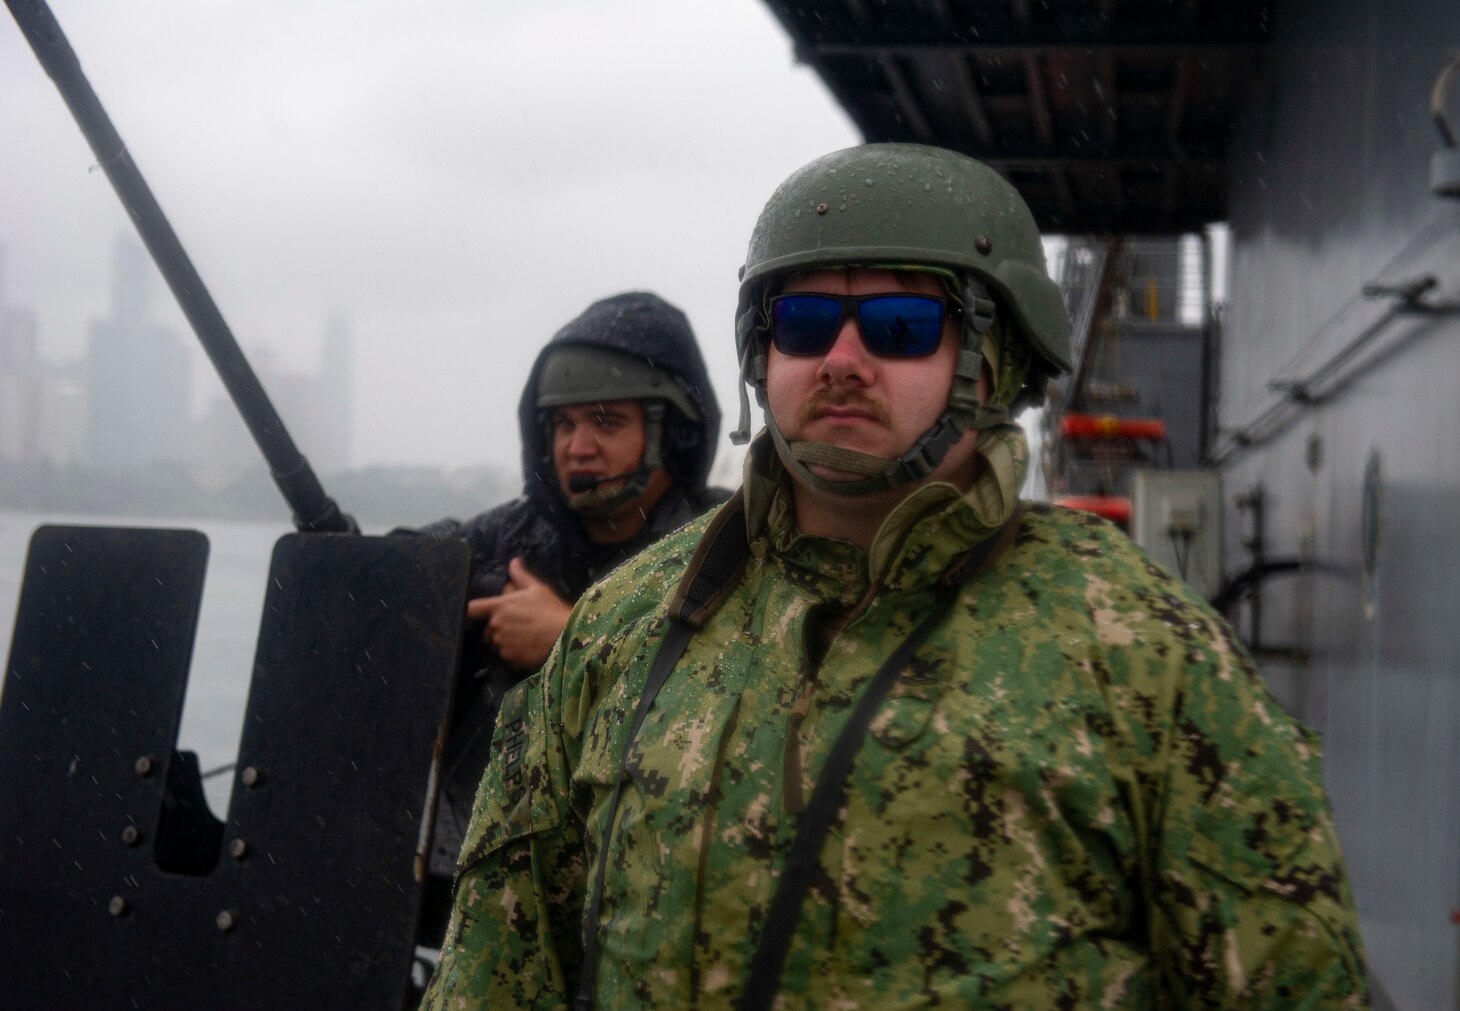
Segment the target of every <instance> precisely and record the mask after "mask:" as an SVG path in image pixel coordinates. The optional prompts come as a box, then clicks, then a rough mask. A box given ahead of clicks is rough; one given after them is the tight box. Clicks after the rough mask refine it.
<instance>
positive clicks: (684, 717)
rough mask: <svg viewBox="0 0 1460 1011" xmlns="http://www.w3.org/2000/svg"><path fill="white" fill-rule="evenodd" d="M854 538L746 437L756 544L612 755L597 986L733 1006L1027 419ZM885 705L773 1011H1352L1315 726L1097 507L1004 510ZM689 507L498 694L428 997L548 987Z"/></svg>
mask: <svg viewBox="0 0 1460 1011" xmlns="http://www.w3.org/2000/svg"><path fill="white" fill-rule="evenodd" d="M983 439H984V440H985V442H986V443H988V444H989V445H988V446H986V447H985V450H986V452H985V456H986V457H988V458H990V459H992V460H994V461H995V464H996V465H995V466H993V467H991V468H986V470H985V472H984V476H983V477H982V478H981V479H980V480H979V481H978V482H976V483H975V486H974V487H973V489H971V490H970V491H969V492H968V493H967V494H960V493H959V492H958V491H957V490H956V489H955V488H954V487H953V486H951V485H947V484H932V485H928V486H925V487H922V488H920V489H918V490H917V491H916V492H915V493H913V494H912V495H911V496H910V497H909V498H908V499H906V500H905V501H904V502H903V503H902V504H900V505H899V506H898V507H897V508H896V509H895V510H894V511H893V513H892V515H891V516H889V518H888V520H887V521H886V523H885V524H884V526H883V528H882V530H881V531H880V532H879V534H878V537H877V540H876V542H875V543H874V545H873V549H872V551H871V552H870V553H864V552H863V551H862V550H861V549H860V548H857V547H855V546H853V545H850V544H847V543H844V542H834V541H829V540H825V539H820V538H815V537H810V536H806V535H803V534H800V533H799V532H798V531H797V530H796V528H795V526H794V523H793V521H792V513H791V509H790V499H789V493H788V491H787V488H786V485H785V479H784V477H783V476H782V474H783V472H781V471H780V468H779V464H778V463H777V462H776V460H775V458H774V454H773V453H769V452H767V445H766V443H765V440H764V439H761V440H759V441H758V443H757V445H756V446H755V447H753V448H752V453H751V456H750V458H749V460H748V463H747V482H746V490H745V492H744V494H745V495H746V519H747V524H748V527H749V534H750V558H749V560H748V562H747V564H746V566H745V568H744V570H743V573H742V575H741V578H740V580H739V582H738V584H737V585H736V586H735V587H734V589H733V591H732V592H731V593H730V594H729V596H728V597H727V598H726V599H725V600H723V602H722V603H720V605H719V606H718V608H717V609H716V610H715V611H714V613H713V614H712V615H711V616H710V617H709V618H708V620H707V622H706V624H705V627H704V628H703V630H702V631H700V632H699V633H698V634H696V635H695V636H694V637H693V638H692V640H691V641H690V645H689V647H688V649H687V651H686V652H685V654H684V656H683V657H682V658H681V660H680V661H679V663H678V665H677V666H676V668H675V669H674V672H673V673H672V674H671V676H670V678H669V680H668V681H667V682H666V683H665V685H664V687H663V688H662V690H661V691H660V693H659V695H658V697H657V699H656V700H655V702H654V705H653V707H652V708H651V709H650V711H649V713H648V716H647V718H646V720H645V722H644V725H643V728H642V729H641V731H640V732H639V734H638V737H637V738H636V740H635V741H634V743H633V748H632V752H631V754H630V759H629V762H628V766H627V767H628V775H629V782H628V784H627V786H626V788H625V789H624V791H623V797H622V800H621V802H620V807H619V814H618V817H617V819H616V821H615V825H614V826H613V830H612V832H611V834H610V841H609V844H608V845H609V846H610V852H609V860H608V872H607V884H606V889H605V893H604V899H603V906H602V910H601V916H600V919H599V957H598V968H597V989H596V998H597V1002H596V1006H597V1007H600V1008H629V1007H650V1008H665V1009H668V1008H675V1009H679V1008H730V1007H733V1006H734V1004H735V1001H736V999H737V997H738V996H739V993H740V990H741V987H742V985H743V982H744V977H745V972H746V967H747V964H748V961H749V958H750V956H751V953H752V952H753V950H754V948H755V942H756V938H757V937H758V935H759V933H760V930H761V926H762V922H763V920H764V916H765V912H766V910H767V908H768V906H769V904H770V901H771V897H772V895H773V894H774V890H775V887H776V883H777V877H778V874H779V871H780V867H781V866H782V863H783V861H784V859H785V856H786V853H787V852H788V850H789V848H790V845H791V841H792V838H793V836H794V833H795V818H796V813H797V812H798V811H799V810H800V809H801V807H802V805H803V804H804V803H805V801H806V799H807V798H808V797H809V795H810V793H811V790H812V788H813V786H814V784H815V780H816V776H817V772H818V770H819V769H820V768H821V766H822V763H823V761H824V757H825V754H826V752H827V750H828V749H829V747H830V745H831V742H832V741H833V740H834V739H835V736H836V733H837V731H838V730H839V728H840V726H841V725H842V723H843V721H844V720H845V718H846V716H847V714H848V712H849V711H850V709H851V707H852V705H853V704H854V702H855V699H856V697H857V695H858V692H859V691H860V689H861V688H862V686H863V684H864V683H865V682H866V680H867V679H868V678H869V677H870V676H871V675H872V673H873V672H874V671H875V670H876V669H877V667H878V666H879V665H880V664H881V663H882V661H883V660H884V659H885V658H886V657H887V656H888V654H889V653H890V652H891V651H892V650H893V648H894V646H895V644H896V643H897V642H898V641H900V640H901V638H902V637H904V636H906V635H907V634H908V632H909V631H910V630H911V629H912V628H913V627H915V626H916V625H917V624H918V623H919V621H921V619H922V617H923V616H924V615H925V614H926V613H928V611H929V610H930V609H931V607H932V605H933V602H934V600H935V599H936V598H937V597H938V596H939V595H940V594H942V593H944V592H946V587H945V583H944V579H945V576H946V574H947V573H949V572H950V570H951V569H953V568H954V566H955V565H956V564H957V563H958V562H959V561H960V560H961V558H963V557H964V556H966V554H967V552H968V551H969V549H970V547H971V546H972V545H974V544H976V543H978V542H979V541H980V540H981V539H983V538H985V537H987V536H988V535H989V533H990V532H991V531H992V530H993V529H995V528H997V527H998V526H999V525H1000V524H1001V523H1002V522H1003V521H1004V519H1005V518H1007V517H1008V516H1010V515H1012V514H1013V508H1012V507H1013V499H1012V495H1011V494H1010V493H1009V490H1010V489H1011V488H1014V487H1017V482H1015V483H1013V484H1010V483H1009V480H1008V477H1009V473H1008V472H1009V471H1010V469H1012V470H1013V471H1014V472H1015V474H1017V473H1019V472H1021V471H1022V454H1023V443H1022V439H1020V438H1018V437H1017V436H1014V435H1012V434H1011V433H1010V432H1009V431H1008V430H1002V431H995V432H991V433H986V434H985V435H984V436H983ZM1017 522H1018V528H1017V534H1016V536H1015V537H1014V539H1013V541H1012V544H1011V546H1010V547H1009V548H1008V549H1007V550H1006V551H1005V552H1004V553H1003V554H1002V555H1001V556H1000V557H998V558H997V560H995V561H994V563H993V564H992V565H991V566H990V567H989V568H988V569H987V570H986V571H985V572H984V573H983V574H982V576H981V577H979V578H978V579H976V580H975V581H974V582H972V583H970V584H969V585H967V586H965V587H964V588H963V589H962V590H961V591H959V596H958V599H957V601H956V603H955V604H954V606H953V608H952V610H951V611H950V612H949V614H948V616H947V617H946V618H945V619H944V620H943V621H942V622H941V623H940V624H939V625H938V626H937V627H936V628H935V629H934V631H933V632H932V634H931V635H930V637H929V638H928V640H927V642H926V643H924V645H923V646H921V647H920V648H919V649H918V651H917V653H916V655H915V657H914V659H913V660H912V662H911V663H909V664H908V665H907V667H906V668H905V669H904V671H903V673H902V675H901V677H900V679H899V681H898V683H897V684H896V685H895V686H894V687H893V689H892V691H891V693H890V694H889V696H888V698H887V699H886V700H885V701H884V702H883V703H882V706H881V708H880V710H879V711H878V714H877V717H876V719H875V720H874V722H873V724H872V727H871V731H870V733H869V735H868V737H867V739H866V740H865V741H864V743H863V745H862V748H861V750H860V752H859V754H858V756H857V760H856V763H855V766H854V767H853V770H852V772H851V775H850V778H849V781H848V786H847V789H846V793H845V797H844V803H843V807H842V810H841V812H840V820H839V823H837V824H836V825H834V826H833V828H832V831H831V834H830V835H829V837H828V839H827V842H826V844H825V846H824V847H823V849H822V853H821V865H820V873H819V874H817V875H816V877H815V879H814V881H813V882H812V887H811V891H810V894H809V895H808V897H807V900H806V903H805V905H804V906H803V907H802V910H801V914H800V919H799V925H798V927H797V929H796V932H795V934H794V938H793V941H792V944H791V948H790V951H789V955H788V958H787V961H786V968H785V973H784V975H783V977H782V990H781V993H782V996H781V999H780V1000H779V1002H778V1005H777V1006H778V1007H781V1008H784V1009H787V1011H791V1009H813V1008H815V1009H824V1008H842V1009H852V1008H868V1009H873V1008H876V1009H882V1008H917V1007H932V1006H947V1007H969V1008H1011V1009H1014V1008H1019V1009H1022V1008H1046V1007H1047V1008H1175V1009H1187V1008H1205V1007H1234V1008H1235V1007H1242V1008H1249V1007H1263V1008H1284V1009H1287V1008H1299V1007H1303V1008H1306V1007H1324V1008H1330V1007H1344V1008H1348V1007H1363V1006H1366V1004H1367V997H1366V993H1365V982H1364V970H1363V962H1362V955H1361V948H1360V941H1359V934H1358V929H1357V924H1356V921H1355V916H1354V913H1353V907H1352V901H1351V899H1350V897H1349V892H1348V886H1347V883H1346V881H1345V878H1344V873H1343V869H1342V866H1341V861H1340V857H1339V851H1338V843H1337V841H1336V839H1335V836H1334V830H1333V825H1332V822H1331V819H1330V816H1329V812H1328V810H1327V805H1326V801H1325V797H1324V792H1323V787H1322V783H1321V774H1320V755H1319V749H1318V743H1317V741H1316V740H1315V738H1314V735H1313V734H1312V733H1311V732H1310V731H1308V730H1306V729H1305V728H1303V727H1302V726H1301V725H1299V724H1298V723H1296V722H1295V721H1294V720H1293V719H1291V718H1290V717H1289V716H1288V715H1287V714H1285V713H1284V712H1283V711H1282V710H1281V709H1280V708H1279V707H1278V705H1277V704H1276V703H1275V702H1274V701H1273V699H1272V698H1271V696H1270V695H1269V693H1268V692H1267V690H1266V688H1265V687H1264V685H1263V683H1262V681H1261V679H1260V677H1259V676H1258V675H1257V674H1256V673H1255V672H1254V670H1253V667H1252V665H1251V662H1250V661H1249V659H1248V658H1247V657H1246V655H1245V654H1244V653H1243V651H1242V649H1241V647H1240V646H1239V645H1238V644H1237V643H1236V642H1235V641H1234V639H1233V637H1232V634H1231V632H1230V630H1229V629H1228V628H1227V627H1226V626H1225V625H1224V624H1223V623H1222V622H1221V621H1220V620H1219V619H1218V618H1217V617H1216V616H1215V615H1214V614H1213V613H1212V612H1211V611H1210V610H1209V609H1208V608H1207V606H1206V605H1205V604H1204V603H1203V602H1202V601H1200V600H1199V599H1198V598H1197V597H1196V596H1195V594H1194V593H1193V592H1192V591H1191V590H1189V589H1188V588H1187V587H1186V586H1185V585H1184V584H1182V583H1180V582H1178V581H1177V580H1175V579H1174V578H1172V577H1171V576H1170V575H1168V574H1167V573H1166V572H1165V571H1163V570H1162V569H1160V568H1159V567H1157V566H1156V565H1154V564H1153V563H1151V562H1150V561H1149V560H1148V559H1147V558H1145V557H1144V556H1143V555H1142V554H1141V553H1140V552H1139V551H1138V550H1137V549H1136V548H1135V547H1134V546H1133V545H1131V544H1130V542H1129V541H1128V540H1127V539H1126V538H1125V537H1124V535H1122V534H1121V533H1120V532H1119V531H1117V530H1116V529H1115V528H1114V527H1112V526H1110V525H1108V524H1106V523H1105V522H1103V521H1101V520H1099V519H1096V518H1094V517H1092V516H1088V515H1085V514H1081V513H1074V512H1069V511H1065V510H1061V509H1057V508H1052V507H1047V506H1030V507H1027V508H1026V509H1025V510H1024V511H1023V512H1022V513H1021V514H1020V516H1019V518H1018V520H1017ZM705 525H706V521H705V520H701V521H697V522H696V523H695V524H692V525H691V526H690V527H688V528H686V529H685V530H682V531H680V532H679V533H677V534H675V535H672V536H670V537H668V538H666V539H665V540H664V541H661V542H660V543H659V544H658V545H656V546H655V547H653V548H651V549H649V550H648V551H646V552H645V553H644V554H642V555H640V556H639V557H638V558H637V559H635V560H633V561H631V562H629V563H627V564H626V565H624V566H623V567H622V568H620V569H619V570H617V571H616V572H615V573H614V574H613V575H612V576H610V577H609V578H608V579H607V580H605V581H604V582H602V583H600V584H598V585H596V586H595V587H594V588H592V589H590V590H589V591H588V592H587V593H586V594H585V595H584V597H583V598H582V599H581V600H580V601H579V603H578V606H577V608H576V610H575V611H574V614H573V616H572V618H571V619H570V621H569V623H568V626H567V627H566V629H565V630H564V634H563V637H562V638H561V639H560V640H559V643H558V645H557V648H556V649H555V651H554V654H553V656H552V658H551V659H550V660H549V662H548V664H547V666H546V667H545V668H544V669H543V671H542V672H541V673H540V674H538V675H537V676H536V677H534V678H533V679H532V680H530V681H528V682H526V683H524V685H522V686H521V687H520V688H519V689H518V691H517V692H516V693H515V694H514V695H513V696H511V697H509V699H508V702H507V703H506V704H505V705H504V707H503V712H502V715H501V720H500V723H499V729H498V732H497V747H499V748H500V749H501V750H500V754H499V756H498V758H497V760H495V761H493V763H492V764H491V766H490V768H489V769H488V773H487V778H486V779H485V780H484V782H483V784H482V788H481V790H480V792H479V794H478V797H477V800H476V805H475V810H474V812H473V819H472V824H471V827H470V829H469V831H468V835H467V840H466V844H465V846H464V848H463V851H462V854H461V869H460V872H459V876H458V882H457V893H456V900H455V907H454V910H453V914H452V921H451V926H450V928H449V930H448V934H447V939H446V945H445V948H444V950H443V953H442V961H441V964H440V966H439V967H438V969H437V972H436V975H435V977H434V978H433V980H432V984H431V988H430V990H429V992H428V995H427V999H426V1002H425V1004H424V1007H426V1008H430V1009H433V1011H434V1009H446V1008H451V1009H458V1008H477V1007H490V1008H505V1007H534V1008H547V1007H562V1006H564V1005H566V1004H567V1003H568V1002H569V1001H570V1000H571V999H572V996H573V994H574V992H575V990H576V987H577V982H578V979H579V971H580V968H581V965H580V963H581V961H582V956H581V951H582V948H581V943H580V933H579V931H580V917H581V916H582V913H583V908H584V902H585V891H586V886H585V881H586V878H587V874H588V869H589V868H591V867H592V866H593V863H594V860H595V859H596V853H597V849H598V845H599V840H600V838H601V836H602V831H603V824H602V822H603V820H604V814H605V804H606V800H607V797H608V795H609V791H610V786H611V783H612V781H613V779H614V776H615V773H616V770H617V768H618V762H619V756H620V754H621V752H622V749H623V748H624V744H625V737H626V732H627V723H628V721H629V719H630V718H631V716H632V714H633V711H634V709H635V705H636V702H637V698H638V695H639V691H640V688H641V686H642V684H643V682H644V679H645V676H646V673H647V671H648V668H649V666H650V663H651V661H652V658H653V656H654V653H655V651H656V649H657V648H658V645H659V642H660V639H661V637H662V634H663V632H664V629H665V627H666V619H665V614H666V602H667V601H668V599H669V598H670V597H671V595H672V594H673V593H674V590H675V588H676V585H677V584H678V583H679V581H680V580H681V579H682V578H684V576H685V570H686V565H687V563H688V561H689V560H690V558H691V555H692V554H693V552H694V549H695V547H696V541H697V539H698V538H699V536H700V534H701V532H702V531H703V529H704V527H705Z"/></svg>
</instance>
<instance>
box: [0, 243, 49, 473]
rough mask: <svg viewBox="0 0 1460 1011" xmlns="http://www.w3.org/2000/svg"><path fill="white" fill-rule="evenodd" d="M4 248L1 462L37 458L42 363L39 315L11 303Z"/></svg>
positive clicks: (0, 264)
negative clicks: (38, 355) (38, 349)
mask: <svg viewBox="0 0 1460 1011" xmlns="http://www.w3.org/2000/svg"><path fill="white" fill-rule="evenodd" d="M5 281H6V278H5V250H4V249H0V463H20V462H23V461H27V460H31V459H34V457H35V451H36V435H37V432H36V415H37V407H36V405H37V396H38V392H37V391H38V387H39V385H40V383H39V378H40V377H39V370H40V363H39V362H38V361H37V360H36V323H35V313H33V312H31V311H30V310H29V309H23V308H19V307H16V306H12V305H10V304H9V298H8V293H7V292H6V290H5Z"/></svg>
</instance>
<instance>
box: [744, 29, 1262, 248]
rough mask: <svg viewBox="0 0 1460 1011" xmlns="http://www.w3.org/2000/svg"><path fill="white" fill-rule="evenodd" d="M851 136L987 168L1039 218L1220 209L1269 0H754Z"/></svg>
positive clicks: (1092, 227)
mask: <svg viewBox="0 0 1460 1011" xmlns="http://www.w3.org/2000/svg"><path fill="white" fill-rule="evenodd" d="M766 2H767V4H768V6H769V7H770V8H771V10H772V12H773V13H774V14H775V15H776V17H777V18H778V19H779V20H780V22H781V24H782V25H784V26H785V28H786V31H787V32H788V33H789V34H790V36H791V38H792V40H793V41H794V43H795V46H796V53H797V57H798V59H800V60H801V61H802V62H804V63H806V64H808V65H810V66H811V67H813V68H815V70H816V71H817V73H819V74H820V75H821V77H822V79H823V80H824V81H825V82H826V84H827V86H828V87H829V88H830V89H831V91H832V94H833V95H834V96H835V97H836V99H837V101H839V102H840V103H841V104H842V106H843V107H844V108H845V109H846V110H847V112H848V113H849V114H850V115H851V117H852V119H853V121H854V122H855V123H856V124H857V127H858V128H859V129H860V130H861V131H862V134H863V136H864V137H865V138H866V139H867V140H868V141H889V140H892V141H911V142H917V143H924V144H937V145H940V146H942V147H948V148H952V149H954V150H956V151H962V152H965V153H967V154H970V155H972V156H974V157H976V158H978V159H980V160H981V161H984V162H987V163H988V164H990V165H992V166H994V167H995V168H997V169H998V170H999V171H1000V172H1002V173H1003V174H1004V175H1005V176H1006V177H1008V179H1009V181H1010V182H1012V183H1013V184H1014V185H1015V186H1016V187H1018V189H1019V191H1020V192H1021V193H1023V195H1024V197H1025V199H1026V200H1027V201H1029V204H1030V206H1031V207H1032V208H1033V210H1034V214H1035V217H1036V218H1037V219H1038V221H1039V225H1040V228H1041V229H1043V230H1044V231H1047V232H1062V233H1082V232H1116V233H1125V234H1132V233H1141V234H1159V233H1171V232H1184V231H1193V230H1197V229H1199V228H1201V227H1202V226H1203V225H1206V224H1208V223H1210V222H1213V221H1219V220H1222V219H1223V218H1225V217H1226V212H1227V158H1228V151H1229V147H1230V142H1231V135H1232V124H1233V117H1234V115H1235V112H1236V109H1237V107H1238V103H1239V100H1240V98H1241V96H1242V94H1243V92H1244V91H1245V89H1246V88H1247V86H1248V85H1249V84H1250V82H1251V81H1252V80H1253V79H1254V78H1255V76H1256V70H1257V65H1258V61H1259V59H1260V58H1261V55H1262V50H1263V46H1264V45H1265V43H1266V41H1267V37H1268V31H1269V21H1270V17H1271V6H1272V4H1271V0H1221V2H1217V0H820V2H818V0H766Z"/></svg>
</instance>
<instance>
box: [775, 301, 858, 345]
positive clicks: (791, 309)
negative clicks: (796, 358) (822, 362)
mask: <svg viewBox="0 0 1460 1011" xmlns="http://www.w3.org/2000/svg"><path fill="white" fill-rule="evenodd" d="M841 318H842V304H841V302H840V301H839V300H837V299H835V298H826V297H824V296H821V295H782V296H781V297H780V298H777V299H774V300H772V302H771V335H772V336H773V337H774V339H775V342H776V350H778V351H779V352H781V354H783V355H816V354H821V353H822V352H823V351H825V350H826V349H827V348H829V347H831V343H832V341H833V340H835V339H836V332H837V328H838V326H839V325H840V323H841Z"/></svg>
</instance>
